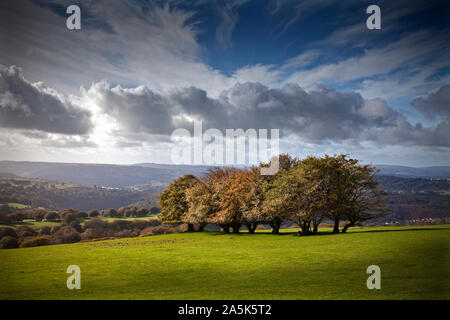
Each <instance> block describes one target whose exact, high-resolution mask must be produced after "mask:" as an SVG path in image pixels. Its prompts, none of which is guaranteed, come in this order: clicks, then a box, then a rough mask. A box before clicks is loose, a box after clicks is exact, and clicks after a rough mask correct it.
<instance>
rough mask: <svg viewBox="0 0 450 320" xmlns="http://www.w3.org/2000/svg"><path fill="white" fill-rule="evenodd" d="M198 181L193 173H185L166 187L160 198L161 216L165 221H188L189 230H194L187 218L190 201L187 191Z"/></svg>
mask: <svg viewBox="0 0 450 320" xmlns="http://www.w3.org/2000/svg"><path fill="white" fill-rule="evenodd" d="M196 183H198V179H197V178H196V177H195V176H193V175H190V174H189V175H184V176H182V177H179V178H177V179H176V180H174V181H173V182H172V183H171V184H170V185H169V186H168V187H167V188H166V189H164V190H163V191H162V192H161V193H160V195H159V199H158V203H159V207H160V208H161V212H160V213H159V215H158V216H159V218H160V219H161V221H163V222H165V223H179V222H187V223H188V231H194V225H193V224H192V223H190V221H188V219H187V215H188V210H189V206H188V202H187V200H186V191H187V190H188V189H189V188H191V187H193V186H194V185H195V184H196Z"/></svg>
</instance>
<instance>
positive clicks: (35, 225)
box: [0, 215, 156, 229]
mask: <svg viewBox="0 0 450 320" xmlns="http://www.w3.org/2000/svg"><path fill="white" fill-rule="evenodd" d="M99 218H100V219H103V220H106V221H108V222H111V221H114V220H148V219H156V215H153V216H148V217H135V218H108V217H99ZM87 220H89V218H87V219H82V220H81V221H80V223H81V224H83V223H84V222H85V221H87ZM59 224H61V222H59V221H35V220H34V219H24V220H23V222H22V223H16V224H0V227H11V228H17V227H20V226H30V227H32V228H36V229H37V228H40V227H43V226H50V227H53V226H57V225H59Z"/></svg>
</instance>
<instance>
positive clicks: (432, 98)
mask: <svg viewBox="0 0 450 320" xmlns="http://www.w3.org/2000/svg"><path fill="white" fill-rule="evenodd" d="M411 104H412V105H413V106H414V107H416V108H417V109H418V110H420V111H422V112H423V113H425V114H427V115H428V116H431V117H435V116H437V115H439V116H444V117H447V120H449V118H450V85H446V86H442V87H441V88H440V89H439V90H438V91H436V92H435V93H431V94H429V95H428V96H427V97H420V98H417V99H414V100H413V101H412V102H411Z"/></svg>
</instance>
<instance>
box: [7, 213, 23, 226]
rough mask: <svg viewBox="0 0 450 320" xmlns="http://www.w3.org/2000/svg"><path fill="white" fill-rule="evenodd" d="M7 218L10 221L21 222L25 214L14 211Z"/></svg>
mask: <svg viewBox="0 0 450 320" xmlns="http://www.w3.org/2000/svg"><path fill="white" fill-rule="evenodd" d="M9 219H10V221H11V222H12V223H14V222H22V221H23V219H25V215H24V214H23V213H21V212H16V213H13V214H10V215H9Z"/></svg>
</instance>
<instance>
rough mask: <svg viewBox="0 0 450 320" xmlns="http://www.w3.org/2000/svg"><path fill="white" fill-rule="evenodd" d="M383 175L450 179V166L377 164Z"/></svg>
mask: <svg viewBox="0 0 450 320" xmlns="http://www.w3.org/2000/svg"><path fill="white" fill-rule="evenodd" d="M375 167H377V168H378V169H379V170H380V174H381V175H386V176H396V177H404V178H427V179H450V166H436V167H422V168H414V167H405V166H391V165H383V164H378V165H375Z"/></svg>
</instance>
